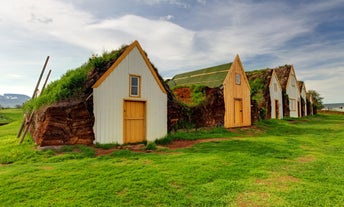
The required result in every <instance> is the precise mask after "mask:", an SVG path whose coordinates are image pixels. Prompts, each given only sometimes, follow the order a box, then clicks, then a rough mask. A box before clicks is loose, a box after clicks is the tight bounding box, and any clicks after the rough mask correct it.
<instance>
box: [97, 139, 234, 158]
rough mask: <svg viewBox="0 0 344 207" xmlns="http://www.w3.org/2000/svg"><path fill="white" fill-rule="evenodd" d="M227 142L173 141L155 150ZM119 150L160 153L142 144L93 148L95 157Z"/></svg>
mask: <svg viewBox="0 0 344 207" xmlns="http://www.w3.org/2000/svg"><path fill="white" fill-rule="evenodd" d="M223 140H228V138H209V139H198V140H175V141H173V142H171V143H170V144H167V145H162V146H157V148H161V149H164V148H166V149H170V150H174V149H180V148H191V147H192V146H194V145H195V144H198V143H202V142H218V141H223ZM121 149H127V150H130V151H133V152H143V153H151V152H152V153H161V151H154V150H145V145H144V144H132V145H124V146H118V147H114V148H111V149H102V148H96V147H94V150H95V152H96V156H97V157H98V156H103V155H109V154H111V153H112V152H114V151H116V150H121Z"/></svg>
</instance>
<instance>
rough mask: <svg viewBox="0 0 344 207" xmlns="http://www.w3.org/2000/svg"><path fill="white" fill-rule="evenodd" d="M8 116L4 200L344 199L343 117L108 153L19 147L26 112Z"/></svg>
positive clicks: (260, 202)
mask: <svg viewBox="0 0 344 207" xmlns="http://www.w3.org/2000/svg"><path fill="white" fill-rule="evenodd" d="M0 115H1V116H2V117H7V119H8V120H11V121H12V122H11V123H10V124H7V125H3V126H0V206H342V205H343V203H344V164H343V163H344V162H343V160H344V159H343V158H344V139H343V138H344V116H342V115H317V116H313V117H308V118H302V119H299V120H298V119H290V120H282V121H276V120H269V121H264V122H260V123H257V125H256V127H254V128H252V129H245V130H240V129H237V130H235V132H233V131H231V132H227V131H226V130H220V129H217V131H216V133H214V131H211V132H209V133H208V134H207V132H193V134H188V133H179V134H174V135H172V136H174V137H175V138H176V137H178V139H180V138H182V137H185V138H189V139H195V138H197V136H199V137H207V138H210V137H217V138H219V137H227V136H228V137H229V138H228V139H226V140H216V141H214V142H205V143H199V144H196V145H194V146H193V147H191V148H184V149H176V150H166V149H165V150H162V151H158V152H151V153H142V152H141V153H137V152H132V151H129V150H116V151H114V152H113V153H112V154H110V155H105V156H98V157H96V156H95V151H94V148H91V147H86V146H74V147H64V148H62V149H61V150H58V151H53V150H46V151H39V150H36V149H35V146H34V144H33V143H32V141H31V140H30V139H28V138H27V139H25V141H24V143H23V144H22V145H19V144H18V141H19V140H18V139H17V138H16V133H17V131H18V128H19V125H20V123H21V116H22V115H21V111H20V110H2V111H0ZM16 120H17V121H16ZM219 132H220V133H221V134H219ZM197 133H199V134H198V135H197ZM195 134H196V135H195Z"/></svg>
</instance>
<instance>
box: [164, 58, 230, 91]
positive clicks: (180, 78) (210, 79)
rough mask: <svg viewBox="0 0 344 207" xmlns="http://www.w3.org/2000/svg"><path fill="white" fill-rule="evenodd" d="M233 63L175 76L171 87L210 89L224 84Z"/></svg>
mask: <svg viewBox="0 0 344 207" xmlns="http://www.w3.org/2000/svg"><path fill="white" fill-rule="evenodd" d="M231 65H232V63H226V64H222V65H218V66H213V67H209V68H204V69H200V70H195V71H191V72H187V73H182V74H178V75H175V76H174V77H173V79H172V80H171V81H172V82H173V83H169V85H170V86H178V85H204V86H208V87H210V88H213V87H219V86H221V85H222V84H223V81H224V80H225V78H226V76H227V73H228V71H229V69H230V67H231Z"/></svg>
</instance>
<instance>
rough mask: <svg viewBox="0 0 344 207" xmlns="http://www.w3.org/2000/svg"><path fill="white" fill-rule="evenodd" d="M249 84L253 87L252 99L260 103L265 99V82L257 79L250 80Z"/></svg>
mask: <svg viewBox="0 0 344 207" xmlns="http://www.w3.org/2000/svg"><path fill="white" fill-rule="evenodd" d="M249 83H250V87H251V99H252V100H255V101H257V103H260V102H261V100H262V99H264V90H265V88H264V80H263V79H262V78H256V79H254V80H250V81H249Z"/></svg>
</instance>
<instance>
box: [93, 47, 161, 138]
mask: <svg viewBox="0 0 344 207" xmlns="http://www.w3.org/2000/svg"><path fill="white" fill-rule="evenodd" d="M127 50H130V51H129V53H126V52H127ZM123 55H125V57H124V58H123V57H122V56H123ZM143 55H144V54H143V51H142V49H141V47H140V45H139V44H138V42H137V41H135V42H134V43H132V44H131V45H130V46H129V47H128V48H127V49H126V51H125V52H124V53H123V54H122V56H121V57H120V58H118V60H117V61H116V62H115V63H114V65H116V67H115V68H114V69H113V70H112V72H111V73H110V74H107V77H106V78H105V79H104V80H102V82H101V83H100V84H98V85H97V83H96V84H95V85H94V86H93V101H94V116H95V123H94V134H95V142H96V143H100V144H105V143H118V144H123V140H124V130H123V127H124V117H123V114H124V112H123V111H124V109H123V107H124V101H125V100H135V101H144V102H145V106H146V109H145V110H146V111H145V113H146V115H145V116H146V118H145V119H146V120H145V131H146V140H147V141H154V140H156V139H158V138H162V137H164V136H165V135H166V134H167V94H166V91H164V90H163V89H162V85H161V83H160V85H159V81H158V80H157V76H156V74H154V73H155V71H152V66H151V65H150V63H149V65H148V64H147V62H148V59H147V58H146V57H145V56H143ZM118 62H119V63H118ZM104 75H106V74H104ZM130 75H137V76H139V77H140V82H141V84H140V85H141V87H140V89H141V92H140V97H137V98H135V97H130V96H129V93H130V92H129V88H130V83H129V76H130ZM154 75H155V76H154ZM102 78H103V77H102ZM100 79H101V78H100ZM98 81H99V80H98Z"/></svg>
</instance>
